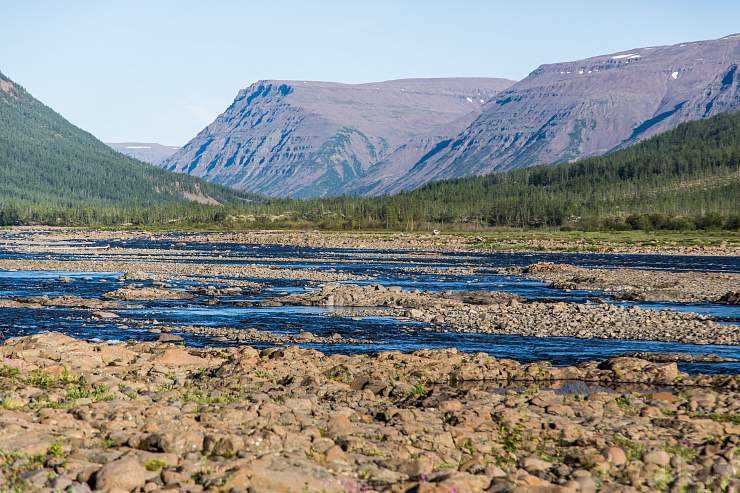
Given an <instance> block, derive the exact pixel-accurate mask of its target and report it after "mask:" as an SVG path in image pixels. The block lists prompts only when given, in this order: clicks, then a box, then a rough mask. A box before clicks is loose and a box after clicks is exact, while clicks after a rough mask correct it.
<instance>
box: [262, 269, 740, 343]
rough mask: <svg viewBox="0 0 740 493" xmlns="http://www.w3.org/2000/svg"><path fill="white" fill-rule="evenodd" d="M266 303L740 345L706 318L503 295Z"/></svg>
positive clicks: (446, 324)
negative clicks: (376, 309)
mask: <svg viewBox="0 0 740 493" xmlns="http://www.w3.org/2000/svg"><path fill="white" fill-rule="evenodd" d="M266 304H268V305H275V304H288V305H309V306H338V307H387V308H388V309H389V310H390V311H389V313H390V314H393V315H394V316H396V317H407V318H411V319H414V320H418V321H420V322H426V323H430V324H433V325H434V326H436V327H437V329H438V330H446V331H454V332H478V333H495V334H517V335H526V336H535V337H553V336H556V337H578V338H614V339H637V340H657V341H680V342H685V343H690V344H731V345H737V344H740V328H739V327H737V326H734V325H731V326H722V325H718V324H716V323H714V322H712V321H711V320H709V319H708V318H707V317H705V316H702V315H697V314H692V313H679V312H675V311H670V310H646V309H641V308H636V307H629V308H625V307H622V306H617V305H610V304H607V303H587V304H586V303H565V302H537V301H535V302H526V301H525V300H522V299H521V298H520V297H518V296H515V295H511V294H507V293H500V292H487V293H465V292H423V291H418V290H417V291H405V290H403V289H401V288H400V287H393V286H392V287H385V286H380V285H369V286H358V285H352V284H328V285H324V286H322V287H321V288H320V289H316V290H314V291H311V292H308V293H305V294H297V295H290V296H284V297H280V298H276V299H272V300H269V301H267V302H266Z"/></svg>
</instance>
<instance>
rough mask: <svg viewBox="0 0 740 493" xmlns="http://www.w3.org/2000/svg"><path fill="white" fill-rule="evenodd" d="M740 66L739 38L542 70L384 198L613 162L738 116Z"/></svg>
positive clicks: (500, 98) (500, 97)
mask: <svg viewBox="0 0 740 493" xmlns="http://www.w3.org/2000/svg"><path fill="white" fill-rule="evenodd" d="M739 63H740V35H733V36H727V37H725V38H722V39H718V40H711V41H698V42H693V43H683V44H679V45H674V46H661V47H652V48H639V49H633V50H629V51H624V52H620V53H615V54H611V55H602V56H597V57H593V58H589V59H586V60H580V61H576V62H566V63H556V64H552V65H543V66H541V67H539V68H538V69H536V70H535V71H534V72H532V73H531V74H530V75H529V76H528V77H526V78H525V79H524V80H522V81H521V82H518V83H517V84H514V85H513V86H512V87H511V88H509V89H508V90H506V91H503V92H502V93H500V94H499V95H498V96H497V97H496V98H495V99H494V100H492V101H491V102H489V103H487V104H485V105H484V108H483V110H482V112H481V114H480V115H479V116H478V117H477V118H476V120H475V121H474V122H473V123H472V124H471V125H470V126H468V127H467V128H466V129H464V130H463V131H462V132H460V133H459V134H458V135H456V136H455V137H454V138H449V137H446V138H444V139H440V140H439V141H438V142H437V144H436V146H435V147H434V151H436V152H434V153H433V154H434V155H431V156H429V155H427V156H426V157H425V159H421V160H419V161H418V162H417V163H416V164H415V165H414V166H413V167H412V168H411V170H410V171H409V172H408V173H407V174H405V175H404V176H402V177H401V178H400V179H398V180H396V181H395V182H394V183H393V184H391V185H387V186H386V187H385V188H384V190H385V191H398V190H402V189H412V188H416V187H418V186H420V185H422V184H424V183H426V182H428V181H432V180H439V179H445V178H452V177H459V176H465V175H471V174H485V173H490V172H492V171H497V170H507V169H512V168H517V167H524V166H531V165H536V164H543V163H557V162H563V161H570V160H574V159H577V158H581V157H586V156H592V155H597V154H604V153H607V152H609V151H611V150H614V149H618V148H621V147H625V146H628V145H630V144H633V143H635V142H637V141H639V140H642V139H645V138H647V137H650V136H652V135H654V134H656V133H658V132H663V131H665V130H668V129H670V128H673V127H675V126H676V125H678V124H680V123H683V122H685V121H688V120H695V119H700V118H707V117H710V116H713V115H715V114H717V113H720V112H725V111H731V110H733V109H738V108H740V82H738V81H739V80H740V75H739V74H738V69H737V66H738V64H739Z"/></svg>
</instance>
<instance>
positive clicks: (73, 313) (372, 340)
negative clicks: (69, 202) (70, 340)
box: [0, 239, 740, 373]
mask: <svg viewBox="0 0 740 493" xmlns="http://www.w3.org/2000/svg"><path fill="white" fill-rule="evenodd" d="M81 246H82V247H85V248H80V250H79V252H76V253H59V254H57V253H49V252H44V253H43V254H38V253H31V252H24V251H22V249H13V250H10V249H6V250H3V249H2V247H0V258H7V259H19V260H23V259H27V260H35V259H54V260H90V259H91V258H101V259H105V258H107V257H106V253H105V251H98V252H96V253H95V254H94V255H95V256H94V257H91V255H93V254H91V253H90V250H89V248H90V247H101V246H110V247H115V248H124V249H130V250H131V252H132V253H131V254H130V256H129V255H127V254H125V253H124V254H123V255H121V254H118V253H117V254H116V255H115V257H111V259H113V258H115V259H116V260H127V259H128V260H133V259H136V261H137V262H141V264H142V267H141V270H144V271H145V270H146V262H148V261H150V260H151V261H154V259H155V257H158V256H161V255H162V250H165V251H167V250H172V251H173V255H174V256H176V255H177V252H186V253H187V256H186V257H183V258H182V259H181V261H183V262H198V263H214V262H217V263H224V264H249V265H255V264H256V265H264V266H277V267H284V268H309V269H318V270H332V271H338V272H343V273H345V274H348V275H349V276H358V277H360V276H362V277H368V278H369V279H357V280H351V281H348V282H353V283H372V284H384V285H395V286H401V287H403V288H404V289H421V290H465V291H475V290H499V291H508V292H512V293H516V294H520V295H522V296H524V297H526V298H530V299H557V300H564V301H571V302H589V301H590V300H593V299H594V298H600V299H602V300H605V301H607V302H612V303H620V304H627V305H630V304H637V305H639V306H643V307H648V308H655V309H671V310H681V311H689V312H696V313H702V314H706V315H709V316H711V317H713V318H714V319H715V320H717V321H719V322H720V323H725V324H740V309H739V308H738V307H736V306H729V305H720V304H712V303H702V304H688V303H630V302H618V301H615V300H610V299H609V298H608V297H606V296H604V295H603V293H599V292H591V291H563V290H558V289H553V288H550V287H547V286H546V285H545V284H543V283H541V282H538V281H533V280H529V279H524V278H521V277H517V276H511V275H502V274H501V273H499V269H500V268H503V267H512V266H526V265H529V264H532V263H535V262H543V261H548V262H560V263H569V264H574V265H581V266H586V267H608V268H613V267H632V268H641V269H657V270H676V271H685V270H698V271H711V272H740V260H739V259H737V258H734V257H705V256H696V257H689V256H670V255H667V256H666V255H617V254H571V253H542V254H539V253H538V254H530V253H497V254H471V253H459V254H445V255H437V254H435V255H420V254H411V255H409V254H407V253H404V252H400V251H380V250H362V251H358V250H349V249H317V248H302V247H289V246H255V245H235V244H226V243H224V244H218V243H217V244H214V243H208V244H204V243H195V242H187V241H185V240H184V239H183V241H179V240H175V241H150V240H133V241H112V242H111V241H107V242H93V241H88V242H84V244H83V245H81ZM154 250H157V252H154ZM147 251H152V254H151V259H149V256H148V255H147ZM466 267H471V268H474V272H473V273H461V272H459V269H458V270H455V268H466ZM419 268H421V269H425V268H427V269H428V268H434V269H435V272H432V273H430V272H423V271H422V272H420V271H418V270H417V269H419ZM450 269H453V270H450ZM445 271H448V272H445ZM61 277H69V278H70V279H71V281H70V282H60V278H61ZM240 280H254V281H257V282H261V283H263V284H265V287H264V289H263V290H262V292H260V293H259V294H253V295H246V294H245V295H240V296H234V297H226V298H225V299H222V300H221V301H222V302H221V303H220V304H217V305H210V304H208V303H206V301H207V300H208V298H207V297H205V296H196V298H194V299H191V300H180V301H159V300H158V301H146V302H136V303H129V304H128V305H127V307H126V308H125V309H123V310H116V312H117V313H118V314H119V315H120V316H121V317H122V319H123V320H130V321H135V322H137V323H122V322H121V320H122V319H102V320H100V319H95V318H93V317H91V316H90V313H89V312H88V311H85V310H80V309H66V308H46V309H27V308H23V309H16V308H14V309H10V308H5V309H0V339H3V338H7V337H13V336H18V335H25V334H30V333H35V332H39V331H48V330H57V331H61V332H64V333H67V334H69V335H72V336H75V337H80V338H84V339H89V340H107V341H112V342H115V341H124V340H129V339H135V340H153V339H155V338H156V334H154V333H151V332H149V330H147V328H150V327H156V324H158V323H163V324H167V325H175V326H177V325H199V326H211V327H231V328H237V329H251V328H255V329H258V330H265V331H270V332H275V333H284V334H297V333H299V332H303V331H309V332H313V333H314V334H316V335H320V336H328V335H331V334H333V333H339V334H341V335H342V336H344V337H345V338H353V339H362V340H363V341H366V342H363V343H359V344H326V345H322V344H303V345H304V346H306V347H312V348H316V349H319V350H321V351H324V352H343V353H351V352H375V351H383V350H401V351H414V350H417V349H422V348H446V347H456V348H458V349H460V350H462V351H468V352H478V351H481V352H486V353H489V354H492V355H494V356H496V357H506V358H514V359H517V360H520V361H535V360H549V361H551V362H552V363H553V364H556V365H564V364H575V363H578V362H582V361H586V360H593V359H603V358H606V357H610V356H614V355H618V354H624V353H629V352H635V351H647V352H682V353H691V354H715V355H718V356H723V357H730V358H740V347H738V346H719V345H689V344H679V343H664V342H653V341H626V340H607V339H573V338H563V337H548V338H535V337H521V336H510V335H495V334H461V333H452V332H439V331H430V330H423V327H420V325H422V324H416V323H410V322H408V321H399V320H396V319H393V318H390V317H381V316H376V317H360V316H338V315H337V314H332V313H331V310H330V309H324V308H315V307H256V306H235V305H234V302H240V301H241V302H243V301H257V300H259V299H261V298H264V297H270V296H274V295H277V294H284V293H290V292H296V291H301V290H304V289H310V288H311V287H313V286H314V285H315V283H309V282H306V281H303V280H300V279H278V280H269V281H265V280H264V279H249V278H240ZM209 282H212V279H211V280H210V281H209ZM130 283H131V282H130V281H124V280H122V279H121V276H120V273H115V272H110V273H99V272H97V273H85V272H66V271H65V272H42V271H2V270H0V299H7V298H15V297H25V296H40V295H48V296H61V295H74V296H80V297H87V298H99V297H100V296H102V295H103V294H104V293H106V292H109V291H112V290H114V289H117V288H119V287H121V286H122V285H125V284H130ZM192 283H193V281H175V282H173V284H174V285H175V286H176V287H181V288H185V287H188V285H189V284H192ZM139 284H142V283H141V282H139ZM143 284H147V283H146V282H144V283H143ZM155 321H156V322H155ZM179 335H182V336H183V337H184V338H185V342H186V344H189V345H193V346H206V345H228V344H230V343H229V342H224V341H216V340H213V339H211V338H208V337H205V336H198V335H193V334H189V333H187V332H182V333H179ZM251 345H253V346H256V347H263V346H266V345H267V344H264V343H263V344H260V343H254V344H251ZM680 366H681V368H682V369H683V370H685V371H690V372H704V373H740V363H737V362H724V363H707V362H701V363H681V364H680Z"/></svg>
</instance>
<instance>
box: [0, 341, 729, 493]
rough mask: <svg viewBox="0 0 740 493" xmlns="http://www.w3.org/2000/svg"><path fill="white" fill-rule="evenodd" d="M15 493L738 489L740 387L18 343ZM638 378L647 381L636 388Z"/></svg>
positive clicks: (664, 376)
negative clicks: (91, 492)
mask: <svg viewBox="0 0 740 493" xmlns="http://www.w3.org/2000/svg"><path fill="white" fill-rule="evenodd" d="M0 358H1V359H0V362H2V366H0V368H2V370H1V371H0V382H2V385H1V386H0V388H1V389H2V390H0V394H1V396H0V397H1V398H0V402H2V406H0V423H1V426H0V450H1V451H2V462H0V478H1V479H0V481H1V482H0V488H2V489H8V490H12V489H14V488H17V489H27V490H31V491H35V490H43V489H52V490H53V489H56V490H64V489H67V488H72V491H87V488H95V489H100V490H116V489H117V490H121V491H130V490H135V489H140V491H154V490H159V489H163V488H169V489H177V490H181V491H183V490H186V491H286V492H287V491H327V492H334V491H337V492H340V491H341V492H344V491H425V492H431V491H435V492H436V491H439V492H441V491H451V490H455V491H482V490H488V491H491V489H492V490H493V491H503V490H513V491H530V490H531V489H532V488H537V487H539V488H550V489H549V490H548V491H563V492H566V491H567V492H570V491H573V492H576V491H584V492H586V491H595V490H596V488H597V487H599V488H600V489H601V490H613V491H617V490H619V491H622V490H625V489H628V488H630V487H632V488H636V489H639V490H668V489H671V488H678V489H680V488H682V487H685V486H689V485H691V486H703V487H704V488H706V489H708V490H721V489H725V490H727V489H728V488H729V489H730V490H731V489H733V488H737V487H738V486H739V485H738V484H737V477H736V471H737V470H738V467H740V463H739V462H738V460H739V459H738V457H737V455H736V454H734V450H735V448H736V447H737V446H738V437H740V428H739V426H740V421H739V418H738V416H739V415H738V403H740V395H738V389H740V377H738V376H735V377H724V376H714V377H710V376H701V375H697V376H689V375H685V374H682V373H680V372H679V371H678V370H677V368H676V365H675V363H664V364H663V363H659V364H656V363H650V362H647V361H644V360H640V359H635V358H616V359H612V360H608V361H605V362H600V363H597V362H593V363H586V364H583V365H579V366H578V367H565V368H553V367H550V366H548V365H546V364H543V363H536V364H527V365H525V364H519V363H516V362H514V361H511V360H497V359H494V358H491V357H489V356H486V355H482V354H476V355H465V354H462V353H458V352H456V351H454V350H448V351H420V352H417V353H414V354H401V353H398V352H391V353H381V354H378V355H375V356H368V355H354V356H342V355H333V356H327V355H323V354H321V353H319V352H316V351H312V350H305V349H299V348H296V347H287V348H278V349H266V350H263V351H257V350H254V349H252V348H249V347H246V346H242V347H238V348H228V349H203V350H193V349H184V348H180V347H177V346H175V345H171V344H152V343H136V344H128V345H114V346H111V345H106V344H92V343H87V342H83V341H79V340H75V339H72V338H69V337H66V336H62V335H61V334H55V333H50V334H41V335H36V336H32V337H23V338H19V339H13V340H9V341H6V342H5V343H4V344H2V345H0ZM635 383H638V385H635Z"/></svg>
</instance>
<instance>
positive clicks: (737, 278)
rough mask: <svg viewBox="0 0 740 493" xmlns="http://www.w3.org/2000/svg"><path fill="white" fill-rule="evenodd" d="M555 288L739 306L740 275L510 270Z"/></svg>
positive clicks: (559, 267) (549, 266)
mask: <svg viewBox="0 0 740 493" xmlns="http://www.w3.org/2000/svg"><path fill="white" fill-rule="evenodd" d="M511 272H512V273H515V274H520V275H525V276H527V277H530V278H533V279H538V280H540V281H544V282H547V283H549V284H550V286H552V287H553V288H556V289H582V290H598V291H604V292H605V293H607V294H609V295H611V296H613V297H615V298H617V299H623V300H636V301H685V302H710V303H727V304H735V305H737V304H740V274H732V273H715V272H676V271H655V270H639V269H586V268H583V267H577V266H575V265H568V264H554V263H538V264H532V265H530V266H528V267H526V268H524V269H511Z"/></svg>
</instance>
